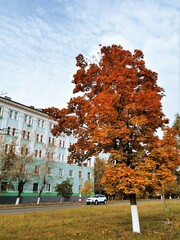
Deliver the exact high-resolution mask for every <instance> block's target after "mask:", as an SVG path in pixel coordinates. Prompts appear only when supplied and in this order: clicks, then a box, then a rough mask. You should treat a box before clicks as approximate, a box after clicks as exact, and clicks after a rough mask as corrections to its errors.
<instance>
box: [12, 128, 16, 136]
mask: <svg viewBox="0 0 180 240" xmlns="http://www.w3.org/2000/svg"><path fill="white" fill-rule="evenodd" d="M15 134H16V129H15V128H13V130H12V136H15Z"/></svg>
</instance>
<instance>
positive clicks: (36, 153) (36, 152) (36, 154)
mask: <svg viewBox="0 0 180 240" xmlns="http://www.w3.org/2000/svg"><path fill="white" fill-rule="evenodd" d="M37 156H38V150H37V149H36V150H35V157H37Z"/></svg>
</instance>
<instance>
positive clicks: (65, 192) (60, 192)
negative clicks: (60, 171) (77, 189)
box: [55, 178, 73, 201]
mask: <svg viewBox="0 0 180 240" xmlns="http://www.w3.org/2000/svg"><path fill="white" fill-rule="evenodd" d="M72 188H73V184H71V182H70V179H69V178H67V179H66V180H64V181H63V182H62V183H60V184H57V185H56V188H55V191H56V192H57V196H61V197H64V198H67V199H68V201H69V199H70V197H71V196H72V194H73V190H72Z"/></svg>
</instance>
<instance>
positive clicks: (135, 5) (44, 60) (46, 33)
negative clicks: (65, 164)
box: [0, 0, 180, 123]
mask: <svg viewBox="0 0 180 240" xmlns="http://www.w3.org/2000/svg"><path fill="white" fill-rule="evenodd" d="M179 36H180V3H179V1H177V0H113V1H112V0H0V56H1V57H0V93H1V92H7V94H6V95H7V96H9V97H11V98H12V100H14V101H17V102H20V103H23V104H25V105H28V106H30V105H33V106H35V107H37V108H45V107H51V106H55V107H59V108H62V107H66V103H67V102H68V101H69V99H70V97H72V89H73V85H72V84H71V80H72V75H73V74H74V73H75V71H76V67H75V57H76V56H77V55H78V54H79V53H82V54H83V55H84V56H85V57H87V58H89V59H90V58H91V57H92V56H93V55H96V53H97V52H98V50H99V47H98V46H99V44H102V45H112V44H120V45H122V46H123V48H125V49H128V50H130V51H133V50H134V49H141V50H142V51H143V53H144V55H145V61H146V66H147V67H148V68H150V69H151V70H153V71H155V72H157V73H158V75H159V78H158V84H159V85H160V86H161V87H163V88H164V89H165V94H166V96H165V97H164V99H163V110H164V112H165V114H166V116H167V117H168V118H169V119H170V121H171V123H172V122H173V121H174V116H175V114H176V113H177V112H180V47H179V46H180V37H179Z"/></svg>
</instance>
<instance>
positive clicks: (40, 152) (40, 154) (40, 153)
mask: <svg viewBox="0 0 180 240" xmlns="http://www.w3.org/2000/svg"><path fill="white" fill-rule="evenodd" d="M41 157H42V151H41V150H40V151H39V158H41Z"/></svg>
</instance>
